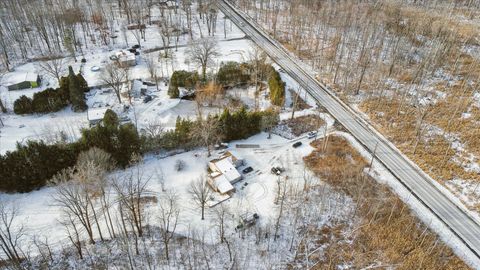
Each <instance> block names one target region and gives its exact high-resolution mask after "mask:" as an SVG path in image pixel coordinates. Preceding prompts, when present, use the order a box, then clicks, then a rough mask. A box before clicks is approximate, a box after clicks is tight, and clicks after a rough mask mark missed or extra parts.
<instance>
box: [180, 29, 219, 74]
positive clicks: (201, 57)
mask: <svg viewBox="0 0 480 270" xmlns="http://www.w3.org/2000/svg"><path fill="white" fill-rule="evenodd" d="M219 55H220V53H219V52H218V48H217V42H216V41H215V39H213V38H202V39H198V40H195V41H192V42H190V44H189V45H188V49H187V56H188V58H189V59H190V61H191V62H192V63H195V64H197V65H199V66H200V67H201V69H202V77H203V80H206V76H207V66H208V65H209V64H210V63H211V62H212V61H213V58H215V57H218V56H219Z"/></svg>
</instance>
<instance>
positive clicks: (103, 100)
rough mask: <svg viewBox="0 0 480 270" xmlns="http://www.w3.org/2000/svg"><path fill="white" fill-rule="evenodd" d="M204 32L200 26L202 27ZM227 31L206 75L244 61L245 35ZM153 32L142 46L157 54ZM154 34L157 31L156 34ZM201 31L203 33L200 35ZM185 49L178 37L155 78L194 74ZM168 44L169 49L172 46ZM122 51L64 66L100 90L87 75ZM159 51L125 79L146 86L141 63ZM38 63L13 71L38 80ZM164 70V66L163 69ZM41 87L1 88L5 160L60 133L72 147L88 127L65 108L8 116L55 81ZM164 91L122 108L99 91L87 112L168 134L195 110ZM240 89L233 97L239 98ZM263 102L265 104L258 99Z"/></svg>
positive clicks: (96, 79)
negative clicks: (106, 110) (95, 109)
mask: <svg viewBox="0 0 480 270" xmlns="http://www.w3.org/2000/svg"><path fill="white" fill-rule="evenodd" d="M202 27H205V26H202ZM225 27H226V28H227V35H226V37H224V35H223V33H224V29H223V28H224V21H223V20H220V19H219V21H218V24H217V35H216V36H215V38H216V39H217V40H218V50H219V52H220V56H219V57H218V58H217V59H216V60H215V63H214V64H213V65H212V66H211V68H210V69H209V70H210V71H215V70H217V69H218V68H219V66H220V64H221V63H222V62H226V61H246V60H247V57H248V53H249V50H250V49H251V48H252V43H251V42H250V41H248V40H246V39H243V37H244V34H243V33H242V32H241V31H240V30H239V29H238V28H237V27H236V26H234V25H233V24H232V23H230V22H227V24H226V25H225ZM154 30H155V29H150V27H149V28H148V29H147V37H148V38H147V41H146V42H142V46H143V50H146V49H154V48H158V46H159V44H162V43H161V37H160V36H159V35H158V33H157V32H155V31H154ZM157 30H158V29H157ZM203 31H206V30H205V29H203ZM194 35H195V36H197V37H198V36H199V33H198V31H197V32H195V33H194ZM128 39H129V45H130V46H131V45H133V44H135V43H136V41H135V38H134V36H133V35H132V34H131V33H130V35H129V36H128ZM186 43H187V40H186V37H182V38H181V39H180V41H179V48H178V50H175V49H171V51H172V52H173V56H174V57H172V59H174V60H173V61H169V62H168V63H164V64H163V65H158V66H157V72H158V74H159V75H161V76H162V75H163V76H165V77H169V76H170V75H171V73H172V70H180V69H186V70H195V69H197V67H196V66H193V65H192V64H190V63H189V62H188V61H186V57H185V50H186V46H185V44H186ZM172 44H173V43H172ZM124 47H125V45H122V44H120V43H119V44H117V45H116V46H113V47H111V48H94V47H92V48H90V49H89V50H87V51H86V52H85V58H86V59H87V63H86V64H84V66H82V64H81V63H79V62H77V63H75V62H74V61H73V59H71V58H65V63H66V65H67V64H69V65H72V66H73V68H74V70H75V71H76V72H77V71H79V70H82V73H83V75H84V77H85V79H86V80H87V82H88V84H89V86H95V85H101V84H102V83H101V80H100V76H101V75H100V74H101V71H100V72H94V71H91V67H93V66H98V67H100V68H102V67H104V66H105V65H106V64H107V62H109V61H110V60H109V58H108V57H109V56H110V55H112V54H113V53H114V51H116V50H119V49H121V48H124ZM160 53H162V51H160V50H158V51H154V52H151V53H148V54H146V55H141V56H140V57H139V58H137V63H138V64H137V65H136V66H135V67H132V68H131V69H130V79H145V80H149V79H150V78H149V77H150V75H149V72H148V68H147V65H146V63H145V61H144V59H143V57H154V59H157V58H158V55H159V54H160ZM38 64H39V63H38V62H33V63H28V64H25V65H21V66H18V67H16V68H15V69H16V70H18V71H32V70H33V71H36V72H39V73H40V74H42V72H41V69H40V68H39V66H38ZM167 64H168V65H167ZM42 76H43V84H42V86H41V87H39V88H36V89H27V90H19V91H8V90H7V88H5V87H2V86H0V98H1V99H2V101H3V102H4V105H5V106H6V107H7V109H8V110H9V112H8V113H7V114H2V115H0V117H1V119H2V121H3V123H4V127H0V154H4V153H5V152H6V151H11V150H14V149H15V146H16V144H17V142H19V143H23V142H25V141H27V140H40V139H43V140H46V141H47V142H53V141H55V139H56V138H58V136H59V133H60V132H62V133H63V134H64V135H65V136H66V137H67V139H68V140H69V141H74V140H76V139H77V138H78V136H79V135H80V129H81V128H85V127H88V120H87V113H86V112H84V113H74V112H72V111H71V110H70V109H69V108H66V109H64V110H62V111H60V112H56V113H49V114H43V115H25V116H20V115H15V114H14V113H13V102H14V101H15V100H16V99H18V98H19V97H20V96H22V95H26V96H28V97H32V96H33V94H34V93H36V92H39V91H41V90H43V89H45V88H48V87H57V86H58V84H57V82H56V80H55V79H53V78H51V77H50V76H48V75H47V74H42ZM167 89H168V86H166V85H165V84H164V83H163V82H162V83H160V85H159V91H157V90H156V87H150V88H149V89H148V91H149V92H148V93H149V94H150V95H152V96H153V97H154V99H153V101H151V102H149V103H147V104H144V103H143V97H142V98H137V99H134V100H133V101H132V104H128V102H126V101H123V104H119V103H118V100H117V98H116V96H115V94H114V93H113V91H112V92H111V93H104V90H108V89H104V88H102V89H93V90H91V91H90V93H88V94H87V104H88V105H89V107H92V106H107V107H111V108H112V109H113V110H114V111H116V112H117V113H119V114H122V115H126V116H128V117H129V118H130V119H131V120H132V121H133V122H136V123H137V124H138V128H139V130H140V129H142V128H144V127H145V126H147V125H149V123H155V124H156V123H158V122H160V123H161V124H162V125H164V126H165V128H167V129H169V128H172V127H174V126H175V120H176V118H177V116H181V117H184V118H194V117H195V111H196V110H195V104H193V102H191V101H184V100H182V101H180V100H178V99H170V98H169V97H168V95H167ZM242 90H243V89H240V90H239V91H238V92H239V93H240V92H242ZM247 92H248V93H247V94H241V97H242V100H244V101H245V102H248V103H247V105H251V104H250V103H252V100H253V98H252V97H251V95H250V92H251V91H247ZM263 101H265V100H264V99H263ZM123 105H133V108H134V110H130V111H128V112H124V106H123ZM261 106H262V107H261V108H265V107H268V106H269V103H268V102H262V103H261ZM205 110H206V113H216V112H218V111H220V110H221V109H220V108H214V109H208V108H206V109H205Z"/></svg>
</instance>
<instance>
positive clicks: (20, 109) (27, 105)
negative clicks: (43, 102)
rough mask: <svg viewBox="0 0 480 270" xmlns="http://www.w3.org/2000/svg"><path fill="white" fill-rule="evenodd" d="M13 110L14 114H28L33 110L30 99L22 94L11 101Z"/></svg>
mask: <svg viewBox="0 0 480 270" xmlns="http://www.w3.org/2000/svg"><path fill="white" fill-rule="evenodd" d="M13 111H14V112H15V113H16V114H28V113H32V112H33V105H32V99H31V98H29V97H27V96H25V95H23V96H21V97H20V98H19V99H17V100H15V102H14V103H13Z"/></svg>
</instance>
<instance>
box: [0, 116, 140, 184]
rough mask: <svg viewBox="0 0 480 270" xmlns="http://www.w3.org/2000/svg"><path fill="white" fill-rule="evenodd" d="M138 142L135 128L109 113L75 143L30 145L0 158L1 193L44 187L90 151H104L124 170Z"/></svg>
mask: <svg viewBox="0 0 480 270" xmlns="http://www.w3.org/2000/svg"><path fill="white" fill-rule="evenodd" d="M140 142H141V140H140V137H139V135H138V133H137V130H136V128H135V126H133V124H126V125H120V124H119V120H118V117H117V115H116V114H115V113H114V112H113V111H111V110H108V111H107V112H106V114H105V117H104V120H103V121H102V122H101V123H100V124H99V125H97V126H95V127H93V128H90V129H84V130H82V137H81V139H80V140H79V141H77V142H74V143H65V142H63V143H57V144H53V145H47V144H46V143H45V142H43V141H40V142H33V141H29V142H27V144H26V145H21V144H17V149H16V150H15V151H9V152H7V153H6V154H4V155H0V190H1V191H4V192H29V191H32V190H35V189H38V188H40V187H43V186H45V185H46V184H47V181H48V180H50V179H51V178H52V177H53V176H54V175H56V174H57V173H58V172H60V171H61V170H63V169H66V168H69V167H71V166H73V165H74V164H75V162H76V161H77V156H78V154H79V153H80V152H82V151H86V150H88V149H90V148H92V147H97V148H100V149H103V150H105V151H106V152H108V153H109V154H110V155H111V156H112V158H113V160H114V161H115V162H116V165H117V166H120V167H125V166H127V165H128V164H129V163H130V161H131V158H132V156H133V155H134V154H138V153H140Z"/></svg>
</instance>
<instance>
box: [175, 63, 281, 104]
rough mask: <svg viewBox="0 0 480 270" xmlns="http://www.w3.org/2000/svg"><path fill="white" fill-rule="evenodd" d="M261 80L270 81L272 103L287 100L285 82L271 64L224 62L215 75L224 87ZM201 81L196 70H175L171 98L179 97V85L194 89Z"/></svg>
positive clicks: (218, 82) (216, 80)
mask: <svg viewBox="0 0 480 270" xmlns="http://www.w3.org/2000/svg"><path fill="white" fill-rule="evenodd" d="M259 81H268V86H269V88H270V100H271V102H272V104H273V105H276V106H282V105H283V104H284V102H285V82H283V81H282V78H281V77H280V74H279V73H278V72H277V71H276V70H275V69H274V68H273V67H272V66H271V65H268V64H264V63H247V62H244V63H238V62H233V61H229V62H226V63H222V64H221V66H220V68H219V70H218V73H217V74H216V75H215V82H216V83H217V84H219V85H221V86H222V87H224V88H230V87H235V86H243V85H248V84H252V83H256V82H257V83H258V82H259ZM199 83H200V75H199V74H198V73H197V72H196V71H193V72H188V71H185V70H179V71H175V72H174V73H173V74H172V77H171V78H170V85H169V88H168V94H169V96H170V97H171V98H178V97H179V95H180V90H179V87H183V88H186V89H188V90H192V89H194V88H195V87H198V85H199Z"/></svg>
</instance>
